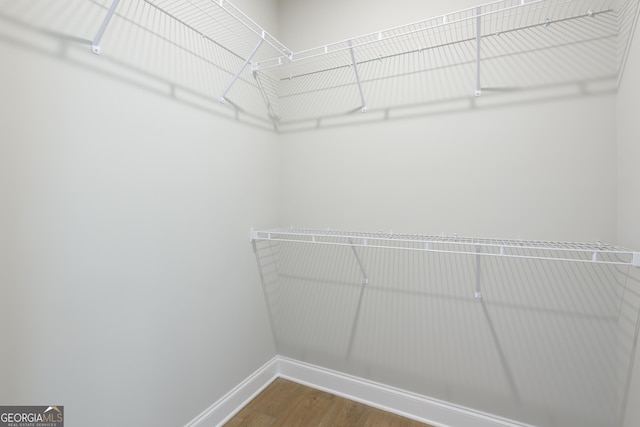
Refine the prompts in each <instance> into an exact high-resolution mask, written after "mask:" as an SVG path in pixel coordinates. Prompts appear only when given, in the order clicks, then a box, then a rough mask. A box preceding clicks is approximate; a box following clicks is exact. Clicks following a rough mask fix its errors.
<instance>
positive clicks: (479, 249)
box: [473, 245, 482, 299]
mask: <svg viewBox="0 0 640 427" xmlns="http://www.w3.org/2000/svg"><path fill="white" fill-rule="evenodd" d="M481 252H482V247H481V246H480V245H476V290H475V292H474V293H473V297H474V298H476V299H480V298H482V292H481V291H480V260H481V258H482V256H481V255H480V253H481Z"/></svg>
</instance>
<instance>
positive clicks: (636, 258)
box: [631, 252, 640, 267]
mask: <svg viewBox="0 0 640 427" xmlns="http://www.w3.org/2000/svg"><path fill="white" fill-rule="evenodd" d="M631 264H632V265H633V266H634V267H640V252H634V253H633V261H632V262H631Z"/></svg>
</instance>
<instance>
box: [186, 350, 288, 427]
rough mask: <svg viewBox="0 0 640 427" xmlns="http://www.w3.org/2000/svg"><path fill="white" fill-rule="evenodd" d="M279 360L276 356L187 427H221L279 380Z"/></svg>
mask: <svg viewBox="0 0 640 427" xmlns="http://www.w3.org/2000/svg"><path fill="white" fill-rule="evenodd" d="M278 360H279V357H278V356H276V357H274V358H273V359H271V360H270V361H269V362H267V363H266V364H265V365H264V366H263V367H261V368H260V369H258V370H257V371H256V372H254V373H253V374H251V375H250V376H249V377H248V378H247V379H245V380H244V381H242V382H241V383H240V384H238V385H237V386H236V387H235V388H234V389H233V390H231V391H230V392H229V393H227V394H226V395H224V396H223V397H221V398H220V399H218V401H217V402H216V403H214V404H213V405H211V406H210V407H209V408H207V409H206V410H205V411H204V412H202V413H201V414H200V415H198V416H197V417H195V418H194V419H193V420H191V421H190V422H189V423H188V424H187V425H186V426H185V427H214V426H221V425H223V424H224V423H226V422H227V421H229V419H231V417H233V416H234V415H235V414H236V413H238V411H240V409H242V408H243V407H244V406H246V404H247V403H249V402H250V401H251V400H252V399H253V398H254V397H256V396H257V395H258V393H260V392H261V391H262V390H264V389H265V388H266V387H267V386H268V385H269V384H271V382H272V381H273V380H274V379H276V378H278V376H279V375H278Z"/></svg>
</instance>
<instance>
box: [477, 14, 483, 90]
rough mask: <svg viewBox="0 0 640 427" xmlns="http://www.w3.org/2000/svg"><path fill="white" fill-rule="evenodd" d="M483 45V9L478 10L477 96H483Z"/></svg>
mask: <svg viewBox="0 0 640 427" xmlns="http://www.w3.org/2000/svg"><path fill="white" fill-rule="evenodd" d="M481 43H482V8H481V7H478V8H476V96H480V95H482V86H481V84H480V62H481V60H482V55H481V54H480V45H481Z"/></svg>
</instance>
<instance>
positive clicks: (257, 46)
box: [220, 34, 264, 104]
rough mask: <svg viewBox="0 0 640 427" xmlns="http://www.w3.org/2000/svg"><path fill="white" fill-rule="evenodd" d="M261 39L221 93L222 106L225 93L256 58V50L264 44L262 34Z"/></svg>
mask: <svg viewBox="0 0 640 427" xmlns="http://www.w3.org/2000/svg"><path fill="white" fill-rule="evenodd" d="M262 36H263V37H262V38H261V39H260V41H259V42H258V44H257V45H256V47H254V48H253V51H252V52H251V54H250V55H249V56H248V57H247V59H246V60H245V61H244V64H243V65H242V67H240V69H239V70H238V72H237V73H236V75H235V76H233V79H232V80H231V82H230V83H229V85H228V86H227V88H226V89H225V90H224V92H222V95H220V102H221V103H222V104H224V102H225V97H226V96H227V93H228V92H229V91H230V90H231V88H232V87H233V85H234V84H235V83H236V81H237V80H238V79H239V78H240V75H241V74H242V72H243V71H244V70H245V68H247V66H248V65H249V64H250V63H251V60H252V59H253V57H254V56H256V53H258V49H260V46H262V43H264V34H263V35H262Z"/></svg>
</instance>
